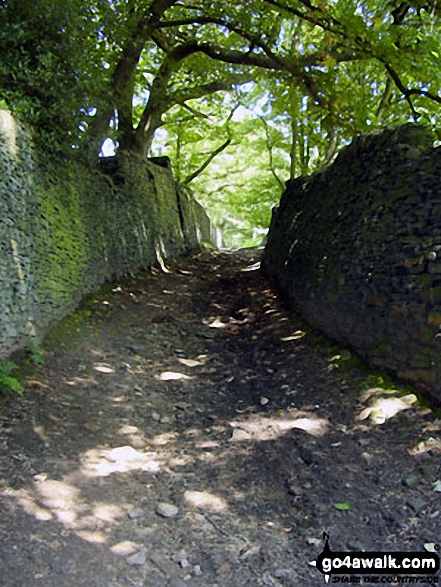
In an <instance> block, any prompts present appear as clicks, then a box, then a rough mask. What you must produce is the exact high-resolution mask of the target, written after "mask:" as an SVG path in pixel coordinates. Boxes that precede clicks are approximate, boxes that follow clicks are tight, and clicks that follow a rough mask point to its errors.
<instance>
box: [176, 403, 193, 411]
mask: <svg viewBox="0 0 441 587" xmlns="http://www.w3.org/2000/svg"><path fill="white" fill-rule="evenodd" d="M189 407H190V404H188V403H187V402H176V403H175V408H176V409H178V410H183V411H185V410H187V409H188V408H189Z"/></svg>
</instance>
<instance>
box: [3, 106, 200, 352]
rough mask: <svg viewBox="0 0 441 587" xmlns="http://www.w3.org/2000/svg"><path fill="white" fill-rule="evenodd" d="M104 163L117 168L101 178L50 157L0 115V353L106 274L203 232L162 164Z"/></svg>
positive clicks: (39, 331) (40, 331) (174, 251)
mask: <svg viewBox="0 0 441 587" xmlns="http://www.w3.org/2000/svg"><path fill="white" fill-rule="evenodd" d="M113 163H116V166H117V173H116V174H115V173H114V174H113V175H112V173H111V171H112V169H113V168H114V167H115V165H113V166H110V168H109V169H110V171H109V173H111V174H110V175H106V174H105V173H102V172H100V171H98V170H92V169H89V168H87V167H85V166H83V165H81V164H79V163H77V162H75V161H73V160H68V159H61V160H58V161H54V160H52V159H49V158H48V157H47V156H46V155H45V154H44V153H42V152H36V150H35V149H34V147H33V144H32V132H31V130H30V129H28V128H26V127H24V126H23V125H21V124H20V123H19V122H17V121H16V120H14V118H13V117H12V116H11V114H10V113H8V112H3V111H0V173H1V174H2V178H4V181H2V182H0V290H1V301H2V310H1V312H0V359H1V358H2V357H6V356H8V355H9V354H10V353H11V352H12V351H13V350H15V349H17V348H21V347H23V346H25V345H26V344H27V343H28V342H29V340H31V339H33V338H35V337H36V338H37V339H38V338H41V337H42V336H43V335H44V334H45V332H47V330H48V329H49V328H50V327H51V326H52V325H53V324H54V323H56V322H57V321H59V320H60V319H61V318H62V317H63V316H65V315H66V314H67V313H68V312H69V311H71V310H72V309H73V308H74V307H75V306H76V305H77V304H78V302H79V301H80V299H81V298H82V297H83V296H84V295H86V294H88V293H90V292H93V291H95V290H96V289H97V288H98V287H99V286H100V284H102V283H103V282H104V281H105V280H107V279H110V278H112V277H114V276H122V275H125V274H129V273H135V272H137V271H139V270H141V269H145V268H148V267H150V266H151V265H153V264H155V263H157V262H159V263H163V262H164V259H167V258H169V257H173V256H177V255H180V254H183V253H186V252H188V251H189V250H190V249H192V248H196V247H197V246H198V245H199V242H200V241H201V240H203V239H209V238H210V221H209V219H208V217H207V216H206V214H205V212H204V211H203V209H202V208H201V207H200V206H199V204H197V203H196V202H195V201H194V199H193V197H192V195H191V194H188V195H187V200H186V205H185V206H182V205H180V204H181V203H180V199H179V196H178V188H177V185H176V183H175V181H174V179H173V176H172V174H171V171H170V170H169V169H164V168H162V167H159V166H157V165H154V164H153V163H151V162H148V161H147V160H145V159H142V158H140V157H139V156H136V155H133V156H131V155H125V156H124V157H122V158H121V160H117V161H114V162H113ZM104 167H105V166H104ZM196 211H197V212H196Z"/></svg>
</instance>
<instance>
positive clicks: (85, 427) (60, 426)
mask: <svg viewBox="0 0 441 587" xmlns="http://www.w3.org/2000/svg"><path fill="white" fill-rule="evenodd" d="M258 264H259V252H258V251H256V250H249V251H243V252H236V253H234V254H233V253H231V252H223V253H220V252H213V253H201V254H199V255H196V256H194V257H192V258H189V259H186V260H184V261H183V262H182V263H181V264H180V265H179V266H175V267H173V268H169V269H167V271H166V272H161V273H153V274H146V275H144V276H142V277H141V278H139V279H137V280H134V281H131V282H130V283H125V284H114V286H113V287H112V288H108V289H107V290H106V293H105V294H103V295H101V296H100V297H98V298H96V299H95V300H94V302H93V303H91V304H89V306H88V311H84V312H83V314H82V316H83V319H82V320H80V321H76V322H73V323H71V326H72V324H74V325H75V328H71V327H70V329H67V330H66V331H65V332H64V333H63V334H60V333H58V334H57V337H55V338H52V339H51V340H50V342H51V345H52V349H51V350H50V351H48V352H47V354H46V359H45V365H44V366H42V367H40V368H39V369H38V372H37V373H36V374H35V376H34V377H33V378H32V379H30V380H29V381H28V382H27V386H26V393H25V396H24V398H23V399H16V400H14V401H11V402H10V403H9V404H8V405H5V406H4V407H3V408H2V412H1V419H2V430H1V435H0V440H1V444H0V471H1V473H2V486H1V490H2V506H1V507H2V516H1V521H0V535H1V547H0V551H1V557H0V559H1V563H0V565H1V568H0V572H1V575H2V581H3V582H2V585H5V586H6V587H31V586H36V585H37V586H38V585H44V586H45V587H62V586H67V587H74V586H75V587H86V586H87V587H126V586H127V587H128V586H132V585H133V586H140V587H141V586H143V587H147V586H148V587H163V586H166V585H167V586H171V587H173V586H174V587H179V586H180V585H181V586H184V585H187V586H190V587H191V586H194V587H196V586H203V587H215V586H217V587H246V586H247V587H248V586H281V585H308V586H311V585H322V584H324V578H323V577H322V575H321V574H320V573H319V572H318V571H317V570H316V569H315V568H314V567H312V566H310V565H309V564H308V563H309V562H310V561H312V560H315V558H316V557H317V556H318V554H319V553H320V552H321V550H322V548H323V541H322V535H323V532H324V531H326V532H328V533H329V534H330V536H331V545H332V547H333V549H334V550H382V551H394V550H395V551H398V550H423V549H424V544H426V543H436V542H437V540H438V536H439V523H440V522H439V520H440V517H439V515H440V512H441V505H440V501H439V490H440V489H441V487H440V485H441V481H440V478H441V473H440V467H439V450H440V442H439V440H438V435H439V428H440V422H439V420H437V419H436V417H435V415H434V414H433V413H432V412H431V411H430V410H428V409H422V408H420V407H418V406H417V405H415V404H412V403H411V402H410V403H409V402H406V400H403V399H400V398H398V397H396V396H395V395H393V394H391V395H386V396H381V395H380V396H378V390H376V389H370V390H367V391H366V390H365V391H364V395H363V394H361V393H360V383H361V381H362V380H363V379H364V378H365V374H363V373H360V372H349V373H346V374H342V373H340V372H339V371H338V370H337V369H334V368H333V367H334V364H333V362H332V360H330V359H329V358H327V357H326V356H325V354H324V353H323V352H322V351H320V350H317V349H316V348H315V347H314V346H313V344H312V342H311V339H310V337H309V336H307V335H305V332H304V331H303V330H302V326H301V325H300V323H299V322H298V321H296V319H295V318H293V317H292V316H291V317H290V316H289V314H288V313H287V312H286V311H285V310H284V309H283V308H282V307H281V306H280V305H279V303H278V302H277V300H276V298H275V296H274V293H273V292H272V291H271V289H270V288H269V286H268V284H267V283H266V282H265V280H264V279H263V278H262V276H261V274H260V271H259V269H258ZM54 340H55V348H54Z"/></svg>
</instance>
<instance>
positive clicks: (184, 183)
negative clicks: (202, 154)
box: [182, 138, 231, 185]
mask: <svg viewBox="0 0 441 587" xmlns="http://www.w3.org/2000/svg"><path fill="white" fill-rule="evenodd" d="M230 143H231V139H230V138H228V139H227V140H226V141H225V143H223V144H222V145H221V146H220V147H219V148H217V149H216V150H215V151H213V153H211V155H210V156H209V157H208V159H207V160H206V161H205V162H204V163H203V164H202V165H201V166H200V167H199V169H197V170H196V171H195V172H194V173H192V174H191V175H189V176H188V177H186V178H185V179H184V181H183V182H182V185H188V184H189V183H190V182H191V181H193V180H194V179H195V178H196V177H197V176H198V175H200V174H201V173H202V172H203V171H204V169H206V168H207V167H208V166H209V165H210V163H211V162H212V161H213V159H214V158H215V157H216V156H217V155H219V153H222V151H224V150H225V149H226V148H227V147H228V145H229V144H230Z"/></svg>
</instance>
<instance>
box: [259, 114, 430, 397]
mask: <svg viewBox="0 0 441 587" xmlns="http://www.w3.org/2000/svg"><path fill="white" fill-rule="evenodd" d="M434 138H435V137H434V136H432V134H431V132H429V131H428V130H427V129H425V128H424V127H421V126H418V125H412V124H408V125H405V126H402V127H398V128H396V129H390V130H386V131H384V132H382V133H379V134H371V135H368V136H366V137H361V138H357V139H356V140H354V141H353V143H352V144H351V145H349V146H348V147H346V148H345V149H343V150H342V151H341V153H340V154H339V155H338V157H337V158H336V160H335V162H334V163H333V165H331V166H330V167H328V168H327V169H325V170H323V171H321V172H318V173H316V174H313V175H311V176H310V177H304V178H298V179H296V180H293V181H292V182H290V183H289V184H288V185H287V190H286V191H285V193H284V194H283V196H282V198H281V201H280V206H279V208H278V209H277V210H276V211H275V212H274V215H273V219H272V223H271V227H270V231H269V236H268V243H267V246H266V249H265V253H264V259H263V263H262V266H263V269H264V271H265V272H266V274H267V275H268V276H269V278H270V280H271V281H272V282H273V283H274V284H275V285H276V287H277V288H278V289H279V290H280V292H281V293H282V294H283V296H284V297H285V298H286V299H287V300H288V302H289V303H290V304H291V305H292V306H293V307H294V308H295V309H296V310H297V311H298V312H299V313H300V314H301V315H303V317H304V318H305V319H306V320H307V321H308V322H309V323H310V324H311V325H313V326H314V327H317V328H319V329H321V330H322V331H324V332H325V333H327V334H328V335H329V336H330V337H332V338H333V339H335V340H337V341H339V342H340V343H341V344H343V345H346V346H348V347H351V348H352V349H354V350H356V351H357V352H358V353H359V354H360V355H361V356H362V357H363V358H364V359H366V360H367V362H368V363H369V364H371V365H373V366H376V367H379V368H382V369H385V370H388V371H390V372H393V373H394V374H396V375H398V376H399V377H400V378H402V379H404V380H409V381H411V382H413V383H414V384H416V386H417V387H419V388H421V389H423V390H426V391H427V392H429V393H431V394H432V395H434V396H437V398H439V399H441V148H433V143H434Z"/></svg>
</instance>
